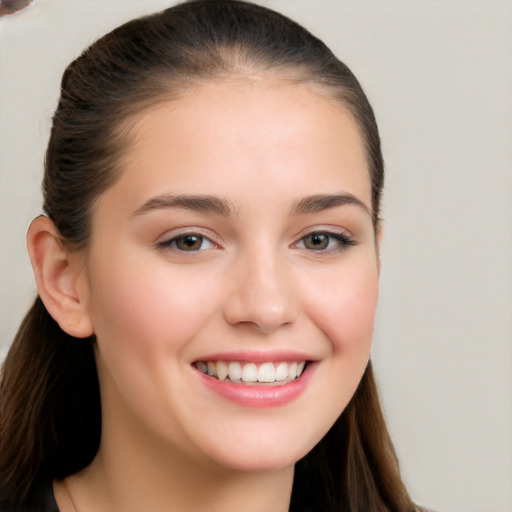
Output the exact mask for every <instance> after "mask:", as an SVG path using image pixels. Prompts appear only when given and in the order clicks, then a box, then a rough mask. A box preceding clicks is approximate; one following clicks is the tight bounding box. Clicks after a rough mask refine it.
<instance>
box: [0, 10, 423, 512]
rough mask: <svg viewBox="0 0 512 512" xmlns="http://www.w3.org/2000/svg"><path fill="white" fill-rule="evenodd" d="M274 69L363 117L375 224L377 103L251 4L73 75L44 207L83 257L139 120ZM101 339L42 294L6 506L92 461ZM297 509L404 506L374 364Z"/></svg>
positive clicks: (7, 465)
mask: <svg viewBox="0 0 512 512" xmlns="http://www.w3.org/2000/svg"><path fill="white" fill-rule="evenodd" d="M246 73H247V74H250V73H258V74H262V75H263V76H264V75H265V74H272V75H274V76H278V77H282V78H283V79H284V80H291V81H295V82H298V83H309V84H312V85H314V86H318V87H320V89H321V90H322V91H324V93H325V94H326V95H328V96H329V97H330V98H332V99H334V100H336V101H339V102H341V103H342V104H343V105H344V106H345V107H346V108H348V110H349V111H350V112H351V114H352V115H353V117H354V119H355V120H356V121H357V124H358V127H359V130H360V133H361V136H362V140H363V143H364V145H365V149H366V155H367V162H368V171H369V176H370V180H371V184H372V211H373V215H374V217H373V222H374V226H375V228H377V225H378V214H379V206H380V198H381V192H382V187H383V180H384V169H383V161H382V155H381V150H380V139H379V133H378V129H377V124H376V122H375V118H374V115H373V111H372V108H371V106H370V104H369V102H368V100H367V98H366V96H365V94H364V92H363V90H362V88H361V86H360V85H359V83H358V81H357V79H356V78H355V77H354V75H353V74H352V72H351V71H350V70H349V69H348V68H347V66H345V65H344V64H343V63H342V62H340V61H339V60H338V59H337V58H336V57H335V56H334V55H333V54H332V52H331V51H330V50H329V49H328V48H327V47H326V46H325V44H324V43H322V42H321V41H320V40H319V39H317V38H316V37H314V36H313V35H311V34H310V33H309V32H308V31H306V30H305V29H304V28H302V27H301V26H299V25H297V24H296V23H294V22H293V21H291V20H289V19H288V18H286V17H284V16H282V15H280V14H278V13H276V12H273V11H271V10H269V9H266V8H263V7H261V6H257V5H254V4H251V3H248V2H240V1H234V0H196V1H192V2H186V3H182V4H179V5H177V6H174V7H172V8H169V9H166V10H165V11H163V12H161V13H157V14H154V15H150V16H145V17H142V18H139V19H136V20H133V21H130V22H128V23H126V24H124V25H122V26H121V27H118V28H117V29H115V30H114V31H112V32H111V33H109V34H107V35H106V36H104V37H102V38H101V39H99V40H98V41H96V42H95V43H94V44H93V45H92V46H90V47H89V48H88V49H87V50H86V51H85V52H84V53H83V54H82V55H81V56H80V57H79V58H78V59H76V60H75V61H74V62H72V63H71V64H70V65H69V66H68V68H67V69H66V71H65V73H64V75H63V78H62V84H61V98H60V101H59V104H58V107H57V110H56V112H55V115H54V117H53V127H52V132H51V136H50V141H49V145H48V150H47V153H46V160H45V176H44V183H43V188H44V211H45V213H46V215H48V216H49V217H50V218H51V219H52V220H53V222H54V223H55V225H56V227H57V229H58V230H59V232H60V234H61V235H62V237H63V239H64V240H65V241H66V242H67V243H69V244H70V245H72V246H74V247H76V248H77V249H82V250H83V249H86V248H87V244H88V239H89V236H90V220H91V209H92V206H93V203H94V201H95V200H96V199H97V198H98V197H99V195H101V194H102V193H103V192H104V191H105V190H106V189H107V188H108V187H109V186H111V185H112V184H113V183H114V182H115V180H116V179H117V177H118V176H119V172H120V170H119V162H120V158H121V156H122V154H123V148H124V146H123V142H124V141H125V136H126V132H127V130H129V127H130V120H131V119H132V118H133V117H134V116H135V115H136V114H138V113H140V112H142V111H143V110H144V109H147V108H149V107H150V106H152V105H155V104H157V103H159V102H163V101H169V100H170V99H173V98H177V97H179V96H181V95H184V94H186V93H187V92H190V91H191V90H193V88H194V87H195V86H197V85H200V84H201V83H204V82H205V81H210V80H215V79H219V78H222V77H229V76H243V75H244V74H246ZM94 343H95V340H94V337H93V338H90V339H85V340H83V339H76V338H73V337H71V336H69V335H68V334H66V333H65V332H64V331H62V330H61V329H60V327H59V326H58V325H57V323H56V322H55V321H54V320H53V319H52V318H51V316H50V315H49V314H48V312H47V310H46V309H45V306H44V304H43V303H42V301H41V300H40V299H39V298H37V299H36V301H35V303H34V305H33V307H32V309H31V310H30V311H29V313H28V314H27V316H26V318H25V320H24V321H23V323H22V325H21V327H20V330H19V331H18V334H17V335H16V338H15V340H14V342H13V344H12V347H11V349H10V351H9V353H8V356H7V358H6V360H5V364H4V368H3V379H2V382H1V388H0V389H1V398H2V402H1V427H2V439H1V444H0V448H1V454H2V457H1V462H0V471H1V473H0V478H1V482H2V485H1V487H2V489H1V491H2V494H3V496H2V498H3V499H5V500H9V501H10V502H16V501H17V500H22V499H23V498H24V496H26V495H27V493H28V492H29V491H30V488H31V487H32V486H33V485H34V482H36V481H38V480H41V479H52V478H63V477H65V476H67V475H69V474H72V473H74V472H76V471H79V470H80V469H82V468H84V467H85V466H87V465H88V464H89V463H90V462H91V461H92V459H93V458H94V456H95V454H96V451H97V449H98V446H99V440H100V433H101V432H100V431H101V426H100V425H101V408H100V399H99V385H98V378H97V373H96V366H95V361H94V354H93V345H94ZM290 510H293V511H296V512H299V511H301V512H306V511H311V512H320V511H322V512H324V511H325V512H327V511H340V512H341V511H351V512H356V511H359V512H362V511H370V510H371V511H372V512H378V511H399V512H411V511H412V510H414V506H413V504H412V502H411V500H410V498H409V496H408V494H407V491H406V489H405V487H404V484H403V483H402V480H401V477H400V474H399V471H398V464H397V458H396V455H395V452H394V449H393V445H392V443H391V440H390V438H389V435H388V433H387V429H386V424H385V421H384V418H383V415H382V411H381V407H380V402H379V398H378V395H377V389H376V385H375V381H374V378H373V373H372V368H371V363H369V364H368V367H367V368H366V371H365V373H364V376H363V378H362V381H361V383H360V385H359V387H358V389H357V391H356V393H355V395H354V397H353V398H352V400H351V402H350V403H349V405H348V406H347V408H346V409H345V411H344V412H343V413H342V415H341V416H340V417H339V418H338V420H337V421H336V423H335V424H334V425H333V427H332V428H331V430H330V431H329V432H328V434H327V435H326V436H325V437H324V439H322V441H320V443H319V444H318V445H317V446H316V447H315V448H313V450H312V451H311V452H310V453H309V454H308V455H306V456H305V457H304V458H303V459H302V460H300V461H299V462H297V464H296V469H295V478H294V485H293V492H292V499H291V505H290Z"/></svg>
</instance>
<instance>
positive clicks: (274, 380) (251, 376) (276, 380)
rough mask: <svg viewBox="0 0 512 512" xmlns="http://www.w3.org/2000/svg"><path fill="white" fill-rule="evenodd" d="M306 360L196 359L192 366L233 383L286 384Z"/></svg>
mask: <svg viewBox="0 0 512 512" xmlns="http://www.w3.org/2000/svg"><path fill="white" fill-rule="evenodd" d="M306 366H307V361H299V362H296V361H294V362H285V361H282V362H276V363H274V362H266V363H246V362H239V361H229V362H227V361H197V362H195V363H194V367H195V368H197V369H198V370H199V371H200V372H202V373H204V374H206V375H209V376H210V377H213V378H214V379H217V380H220V381H225V382H232V383H235V384H252V385H258V384H266V385H269V384H273V385H280V384H287V383H288V382H291V381H293V380H296V379H298V378H299V377H300V376H301V375H302V373H303V372H304V369H305V368H306Z"/></svg>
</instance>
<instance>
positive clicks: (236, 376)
mask: <svg viewBox="0 0 512 512" xmlns="http://www.w3.org/2000/svg"><path fill="white" fill-rule="evenodd" d="M228 372H229V379H230V380H233V381H235V380H240V379H241V378H242V366H241V365H240V363H236V362H234V361H232V362H231V363H229V366H228Z"/></svg>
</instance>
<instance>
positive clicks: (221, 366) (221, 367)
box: [216, 361, 228, 380]
mask: <svg viewBox="0 0 512 512" xmlns="http://www.w3.org/2000/svg"><path fill="white" fill-rule="evenodd" d="M216 366H217V378H218V379H219V380H224V379H225V378H226V377H227V376H228V366H227V364H226V363H225V362H223V361H217V365H216Z"/></svg>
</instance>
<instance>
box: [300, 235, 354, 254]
mask: <svg viewBox="0 0 512 512" xmlns="http://www.w3.org/2000/svg"><path fill="white" fill-rule="evenodd" d="M313 236H315V237H327V238H328V245H327V247H326V248H324V249H319V250H315V249H310V248H308V247H305V246H304V247H303V248H304V249H305V250H307V251H310V252H312V253H333V252H341V251H343V250H345V249H346V248H347V247H351V246H354V245H356V243H355V241H354V239H353V238H351V237H350V236H348V235H347V234H345V233H338V232H333V231H328V230H323V231H311V232H310V233H307V234H306V235H304V236H303V237H302V238H301V239H300V240H299V241H298V242H297V243H296V244H295V246H298V245H299V244H300V243H303V244H304V240H305V239H306V238H308V237H313ZM333 240H334V241H335V242H336V243H337V247H334V248H329V246H330V245H331V244H332V241H333ZM304 245H305V244H304Z"/></svg>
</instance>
